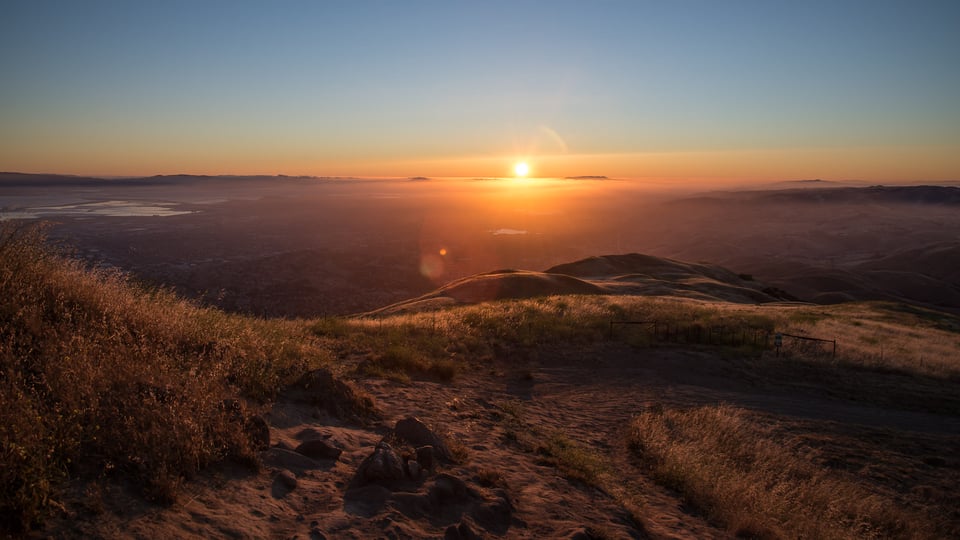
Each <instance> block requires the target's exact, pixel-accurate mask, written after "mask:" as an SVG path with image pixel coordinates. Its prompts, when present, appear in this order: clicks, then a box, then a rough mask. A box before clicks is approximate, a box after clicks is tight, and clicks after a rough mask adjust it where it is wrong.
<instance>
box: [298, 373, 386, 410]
mask: <svg viewBox="0 0 960 540" xmlns="http://www.w3.org/2000/svg"><path fill="white" fill-rule="evenodd" d="M288 394H289V395H290V397H291V398H293V399H294V400H295V401H300V402H306V403H311V404H313V405H316V406H318V407H321V408H323V409H325V410H327V411H329V412H330V413H332V414H333V415H335V416H336V417H338V418H341V419H343V420H360V421H364V420H369V419H372V418H376V417H377V416H378V413H377V407H376V404H375V403H374V402H373V398H371V397H370V396H368V395H366V394H363V393H362V392H359V391H357V389H356V388H354V387H353V386H352V385H351V384H349V383H347V382H344V381H341V380H340V379H337V378H336V377H334V376H333V372H332V371H330V370H329V369H325V368H321V369H316V370H313V371H310V372H308V373H305V374H304V375H303V376H302V377H300V379H299V380H298V381H297V382H296V383H294V384H293V386H292V387H290V388H288Z"/></svg>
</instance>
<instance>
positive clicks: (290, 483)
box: [276, 471, 297, 491]
mask: <svg viewBox="0 0 960 540" xmlns="http://www.w3.org/2000/svg"><path fill="white" fill-rule="evenodd" d="M276 481H277V482H278V483H280V484H282V485H283V487H285V488H287V489H288V490H291V491H292V490H294V489H296V488H297V477H296V476H294V475H293V473H291V472H290V471H280V472H279V473H277V478H276Z"/></svg>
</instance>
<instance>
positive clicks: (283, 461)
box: [260, 447, 320, 470]
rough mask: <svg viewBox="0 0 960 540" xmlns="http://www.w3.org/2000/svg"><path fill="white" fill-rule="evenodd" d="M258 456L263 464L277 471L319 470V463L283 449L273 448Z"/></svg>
mask: <svg viewBox="0 0 960 540" xmlns="http://www.w3.org/2000/svg"><path fill="white" fill-rule="evenodd" d="M260 455H261V457H262V458H263V462H264V463H265V464H267V465H269V466H271V467H276V468H278V469H288V470H305V469H319V468H320V464H319V463H317V462H316V461H314V460H312V459H310V458H308V457H307V456H305V455H303V454H298V453H296V452H291V451H290V450H284V449H283V448H277V447H274V448H271V449H269V450H267V451H265V452H263V453H262V454H260Z"/></svg>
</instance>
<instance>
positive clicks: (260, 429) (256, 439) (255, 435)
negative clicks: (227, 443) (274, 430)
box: [243, 415, 270, 450]
mask: <svg viewBox="0 0 960 540" xmlns="http://www.w3.org/2000/svg"><path fill="white" fill-rule="evenodd" d="M243 430H244V431H245V432H246V433H247V435H248V436H249V437H250V442H251V443H253V447H254V448H255V449H256V450H266V449H267V448H270V426H269V425H268V424H267V421H266V420H264V419H263V418H262V417H260V416H255V415H250V416H248V417H247V421H246V422H245V423H244V426H243Z"/></svg>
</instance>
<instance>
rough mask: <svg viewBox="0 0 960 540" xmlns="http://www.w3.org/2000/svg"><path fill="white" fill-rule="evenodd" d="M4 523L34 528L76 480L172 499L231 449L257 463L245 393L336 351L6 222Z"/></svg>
mask: <svg viewBox="0 0 960 540" xmlns="http://www.w3.org/2000/svg"><path fill="white" fill-rule="evenodd" d="M0 298H2V301H0V516H3V518H2V523H0V527H2V528H5V529H7V530H12V531H16V530H24V529H28V528H30V527H31V526H33V525H35V524H36V523H37V522H38V521H39V520H41V518H42V517H43V515H44V512H45V511H46V510H47V509H48V508H50V507H51V506H56V505H57V502H56V498H57V494H58V490H57V486H58V484H59V483H60V482H61V481H62V480H63V479H65V478H67V477H77V476H82V477H108V476H111V475H117V476H122V477H123V478H126V479H129V480H132V481H133V483H134V484H139V485H140V486H142V489H143V493H144V494H145V495H146V496H147V497H148V498H151V499H154V500H158V501H170V500H172V499H173V498H174V497H175V495H176V492H177V488H178V486H179V484H180V483H181V482H182V480H183V479H184V478H189V477H190V476H192V475H193V474H195V473H196V472H197V471H199V470H200V469H201V468H202V467H204V466H205V465H207V464H209V463H211V462H214V461H218V460H221V459H224V458H235V459H239V460H241V461H244V462H248V463H254V462H255V461H256V457H255V453H254V449H253V447H252V444H251V439H250V436H249V435H248V434H247V432H246V425H245V423H246V418H245V416H247V414H248V413H247V412H246V411H245V409H246V406H245V405H243V404H244V401H242V400H241V401H236V400H235V401H233V402H231V403H235V404H236V403H238V405H233V406H225V402H224V400H225V399H235V398H236V397H238V396H239V395H243V396H246V397H248V398H251V399H253V400H260V399H265V398H269V397H271V396H272V395H274V394H275V393H276V391H277V389H278V388H279V386H280V385H281V384H282V383H283V382H284V381H286V380H288V379H289V378H290V377H293V376H295V375H296V374H299V373H301V372H303V371H304V370H305V369H307V368H308V367H309V366H311V365H315V364H318V363H320V362H323V361H325V358H326V353H325V352H324V351H322V350H320V349H318V348H316V347H315V346H313V345H311V342H310V339H309V334H307V333H305V332H304V331H303V328H302V325H298V324H296V323H292V322H282V321H277V322H267V321H259V320H254V319H247V318H241V317H236V316H228V315H225V314H224V313H221V312H219V311H215V310H211V309H204V308H199V307H197V306H195V305H193V304H190V303H188V302H185V301H183V300H181V299H179V298H177V297H175V296H174V295H173V294H171V293H168V292H166V291H163V290H152V291H148V290H143V289H141V288H138V287H136V286H135V285H133V284H131V283H130V282H129V280H128V279H127V278H126V277H125V276H123V275H121V274H118V273H109V272H100V271H91V270H87V269H84V268H83V267H82V266H81V265H80V264H79V263H78V262H76V261H71V260H69V259H66V258H64V257H61V256H58V255H56V254H53V253H51V252H50V251H49V250H48V249H47V248H46V247H44V239H43V234H42V231H41V230H39V229H38V228H35V227H25V226H17V225H13V224H11V223H4V224H2V225H0Z"/></svg>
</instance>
